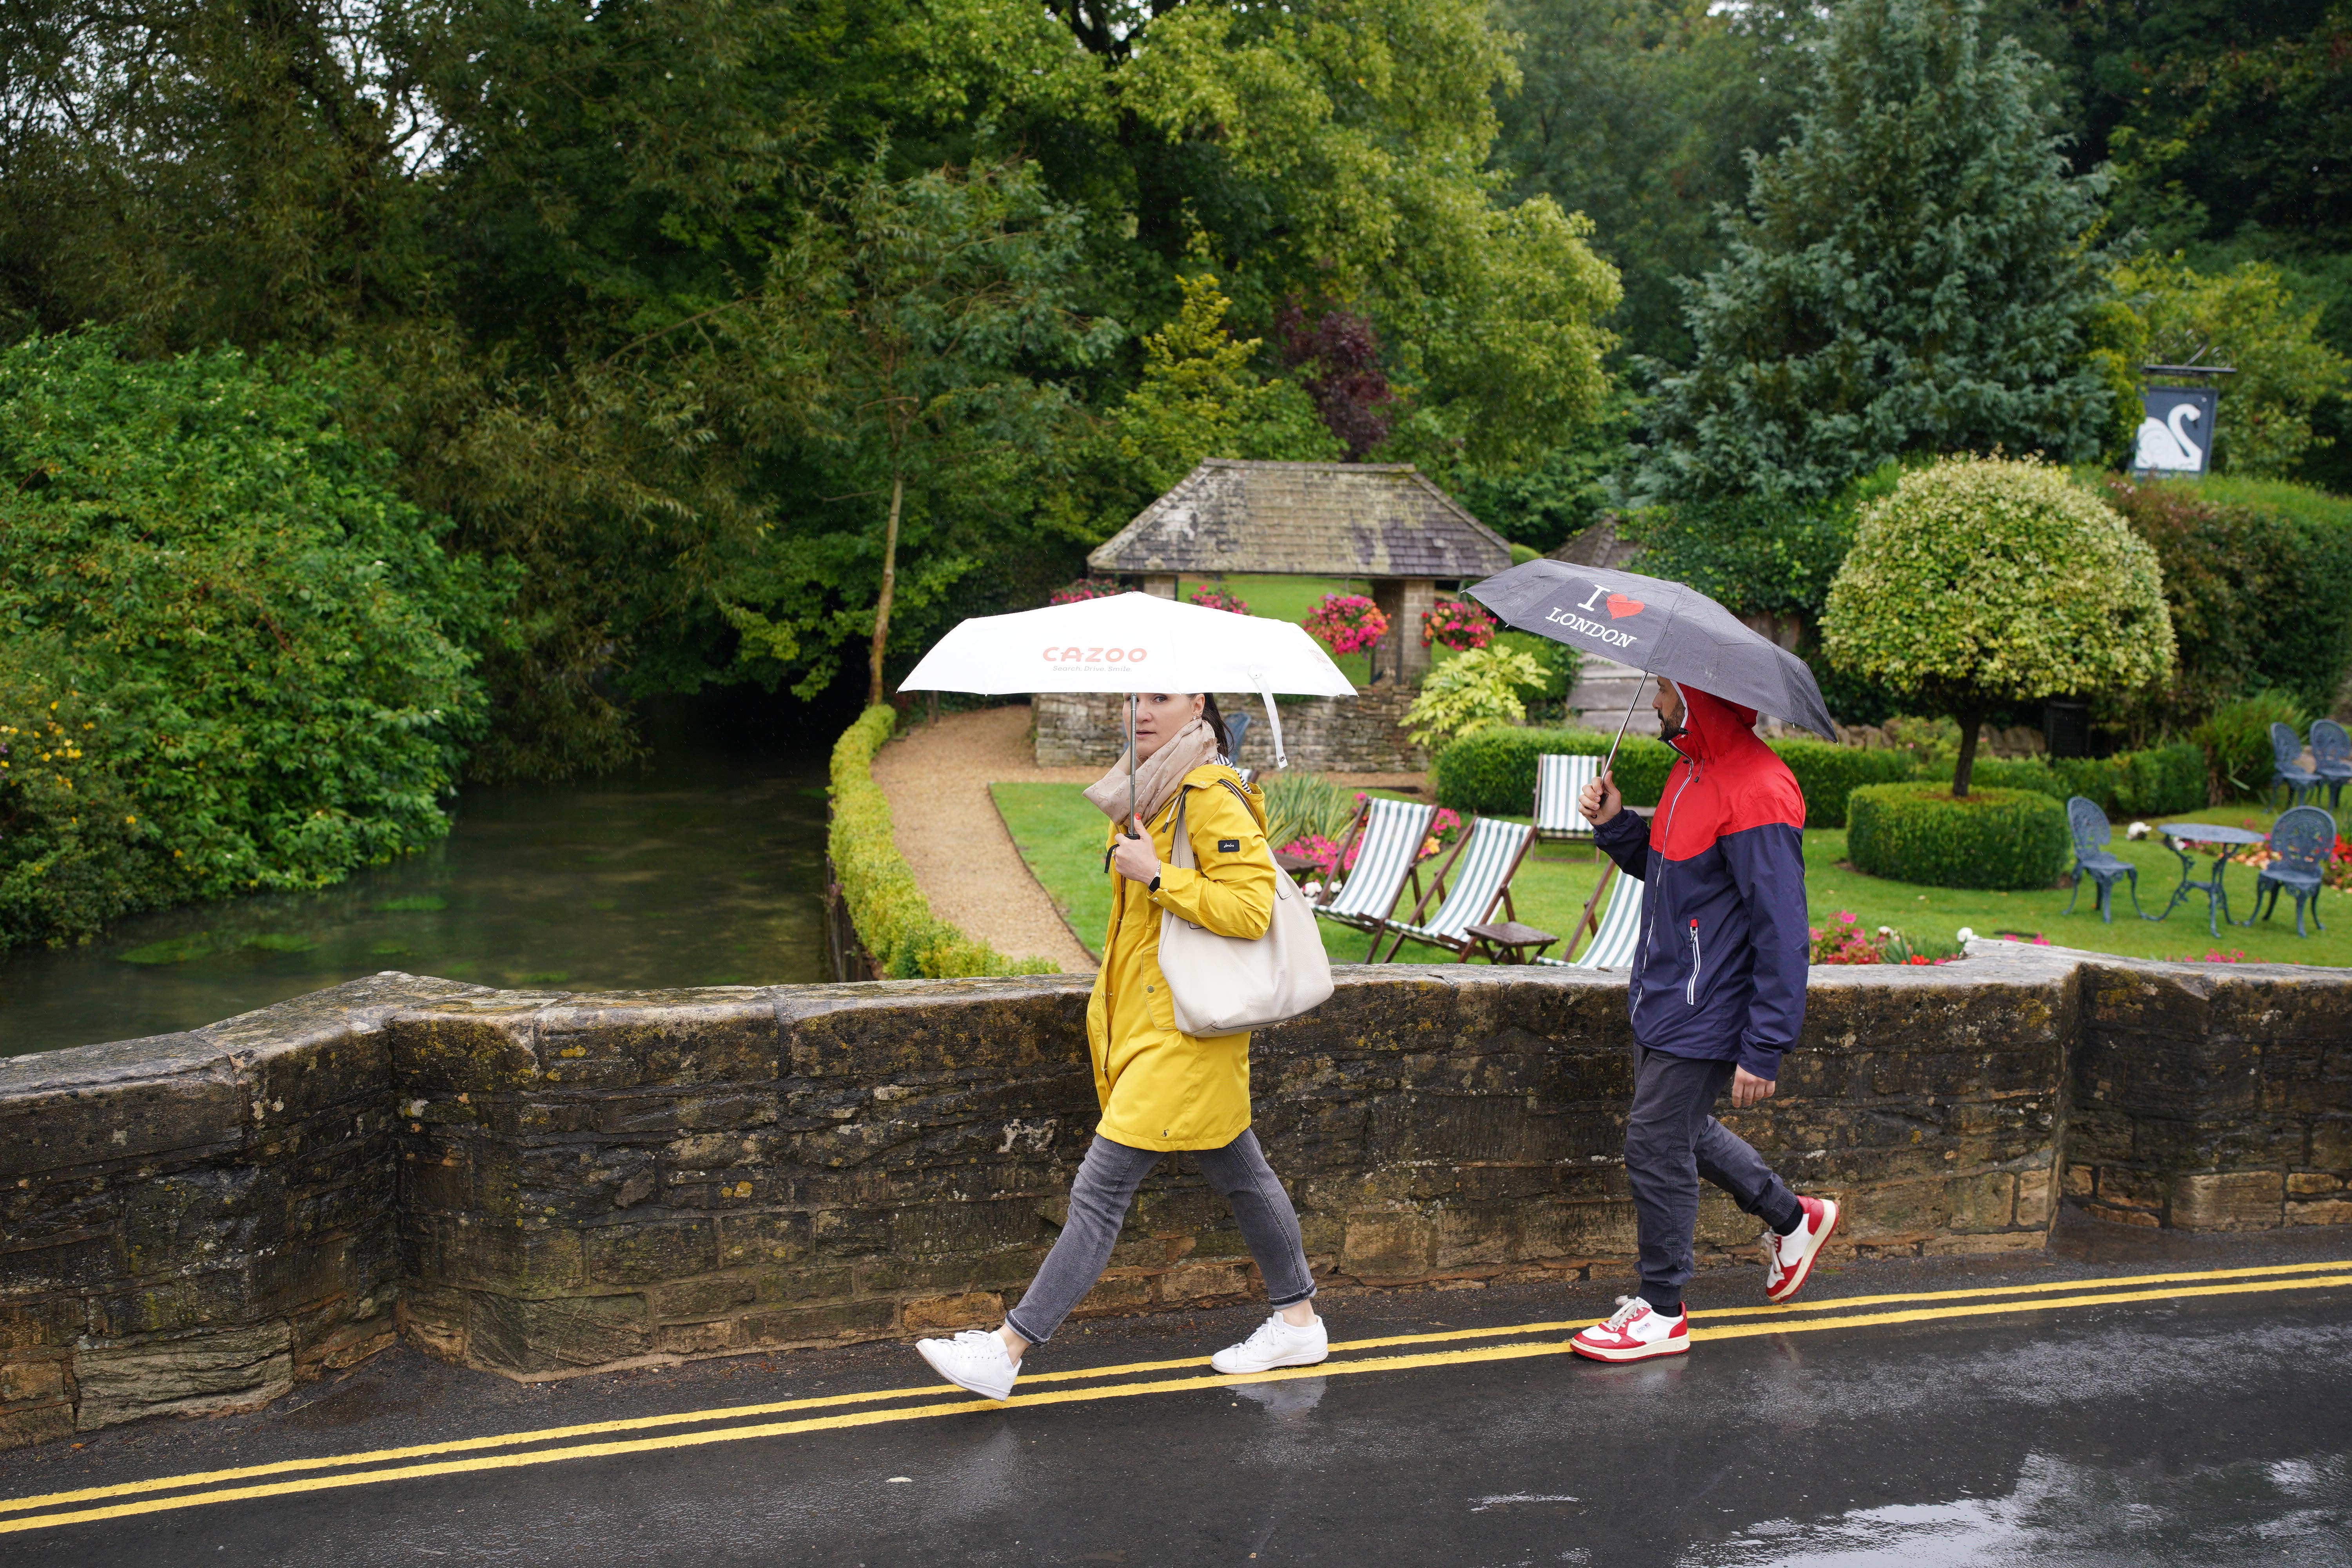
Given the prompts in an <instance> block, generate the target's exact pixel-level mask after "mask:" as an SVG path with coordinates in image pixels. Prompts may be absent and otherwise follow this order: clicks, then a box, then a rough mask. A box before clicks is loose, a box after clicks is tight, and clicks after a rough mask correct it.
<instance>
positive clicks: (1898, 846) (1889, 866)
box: [1845, 783, 2072, 888]
mask: <svg viewBox="0 0 2352 1568" xmlns="http://www.w3.org/2000/svg"><path fill="white" fill-rule="evenodd" d="M1845 842H1846V856H1847V858H1849V859H1851V860H1852V861H1853V864H1854V866H1855V868H1857V869H1859V870H1862V871H1865V872H1868V873H1869V874H1870V875H1871V876H1874V877H1886V878H1890V879H1894V880H1895V881H1899V882H1916V883H1919V884H1921V885H1923V886H1926V887H1930V888H2046V887H2048V886H2049V885H2050V884H2051V883H2052V882H2053V881H2054V880H2056V879H2057V878H2058V875H2059V873H2060V872H2062V871H2063V870H2064V869H2065V868H2066V859H2067V853H2068V850H2069V848H2070V847H2071V844H2072V840H2071V839H2070V838H2069V837H2068V835H2067V832H2066V807H2065V805H2063V803H2062V802H2061V801H2059V800H2058V799H2057V798H2056V797H2055V796H2053V795H2045V794H2042V792H2041V791H2039V790H2021V789H2000V788H1990V789H1983V790H1974V791H1971V792H1969V794H1968V795H1957V796H1956V795H1952V794H1951V793H1950V792H1949V791H1948V790H1947V789H1945V788H1944V787H1943V786H1942V785H1941V784H1916V783H1915V784H1864V785H1862V786H1861V787H1860V788H1858V789H1856V790H1855V791H1854V792H1853V794H1852V795H1849V796H1847V797H1846V840H1845Z"/></svg>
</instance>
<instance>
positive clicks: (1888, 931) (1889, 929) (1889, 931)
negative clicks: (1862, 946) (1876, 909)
mask: <svg viewBox="0 0 2352 1568" xmlns="http://www.w3.org/2000/svg"><path fill="white" fill-rule="evenodd" d="M1878 934H1879V935H1881V936H1893V935H1894V934H1895V928H1894V927H1893V926H1880V927H1879V928H1878Z"/></svg>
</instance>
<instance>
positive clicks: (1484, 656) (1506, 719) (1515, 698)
mask: <svg viewBox="0 0 2352 1568" xmlns="http://www.w3.org/2000/svg"><path fill="white" fill-rule="evenodd" d="M1543 679H1544V670H1543V667H1542V666H1541V665H1539V664H1538V663H1536V661H1535V660H1534V659H1533V658H1529V657H1528V655H1526V654H1523V653H1520V652H1517V650H1515V649H1512V648H1507V647H1482V648H1474V649H1472V650H1471V651H1470V652H1468V653H1465V654H1460V655H1457V656H1455V657H1454V658H1449V659H1447V660H1446V661H1445V662H1444V664H1441V665H1439V666H1438V667H1437V668H1435V669H1433V670H1431V671H1430V672H1429V675H1428V677H1427V678H1426V679H1423V681H1422V683H1421V695H1420V696H1419V697H1416V698H1414V699H1413V702H1412V707H1410V708H1408V709H1406V710H1404V728H1405V731H1406V732H1407V733H1409V734H1410V735H1412V743H1413V744H1414V745H1416V746H1426V747H1429V748H1430V749H1431V750H1433V751H1434V750H1438V749H1440V748H1442V747H1444V744H1445V743H1446V742H1449V741H1451V740H1454V738H1456V737H1457V736H1462V735H1467V734H1472V733H1475V731H1480V730H1484V729H1486V728H1488V727H1489V726H1491V725H1496V724H1517V722H1518V721H1520V720H1522V719H1524V718H1526V717H1527V716H1528V705H1527V703H1526V701H1525V700H1522V699H1521V698H1520V696H1519V692H1520V690H1521V689H1523V688H1527V687H1533V686H1539V685H1541V684H1542V683H1543Z"/></svg>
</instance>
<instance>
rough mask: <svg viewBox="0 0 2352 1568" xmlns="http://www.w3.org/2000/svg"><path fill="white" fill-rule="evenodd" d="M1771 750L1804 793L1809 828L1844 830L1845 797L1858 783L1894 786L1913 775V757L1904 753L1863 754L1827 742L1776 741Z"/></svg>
mask: <svg viewBox="0 0 2352 1568" xmlns="http://www.w3.org/2000/svg"><path fill="white" fill-rule="evenodd" d="M1772 749H1773V750H1774V751H1775V752H1779V753H1780V760H1781V761H1782V762H1784V763H1788V764H1789V771H1790V773H1794V774H1796V775H1797V787H1798V788H1800V789H1801V790H1803V791H1804V792H1805V826H1808V827H1843V826H1845V797H1846V795H1848V794H1850V793H1851V792H1852V791H1853V788H1854V786H1855V785H1857V784H1892V783H1894V782H1895V781H1897V780H1901V779H1907V778H1909V777H1910V776H1911V758H1910V755H1909V753H1907V752H1896V751H1887V750H1885V749H1879V750H1873V751H1864V749H1863V748H1862V747H1860V746H1833V745H1832V744H1831V743H1830V742H1827V741H1775V742H1772Z"/></svg>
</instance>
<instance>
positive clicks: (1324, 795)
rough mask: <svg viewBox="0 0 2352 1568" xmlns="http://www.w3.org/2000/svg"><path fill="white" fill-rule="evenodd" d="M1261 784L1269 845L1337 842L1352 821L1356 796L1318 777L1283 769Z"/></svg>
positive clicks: (1281, 846) (1313, 774)
mask: <svg viewBox="0 0 2352 1568" xmlns="http://www.w3.org/2000/svg"><path fill="white" fill-rule="evenodd" d="M1260 782H1261V783H1262V784H1264V786H1265V822H1266V827H1265V841H1266V842H1267V843H1268V844H1272V845H1275V846H1276V847H1280V848H1288V847H1290V846H1291V845H1293V844H1296V843H1297V842H1298V841H1299V840H1301V839H1307V838H1322V839H1327V840H1330V841H1333V842H1336V841H1338V840H1339V838H1341V837H1344V836H1345V835H1346V833H1347V831H1348V825H1349V823H1350V822H1352V821H1354V820H1355V816H1356V797H1355V795H1352V794H1350V793H1349V791H1347V790H1344V789H1342V788H1340V787H1339V785H1338V784H1333V783H1332V782H1331V781H1330V780H1329V779H1327V778H1325V777H1324V776H1323V775H1322V774H1320V773H1307V772H1306V771H1305V770H1303V769H1300V768H1286V769H1284V770H1282V771H1281V772H1279V773H1273V774H1271V775H1269V776H1267V777H1266V778H1265V779H1263V780H1261V781H1260Z"/></svg>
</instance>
